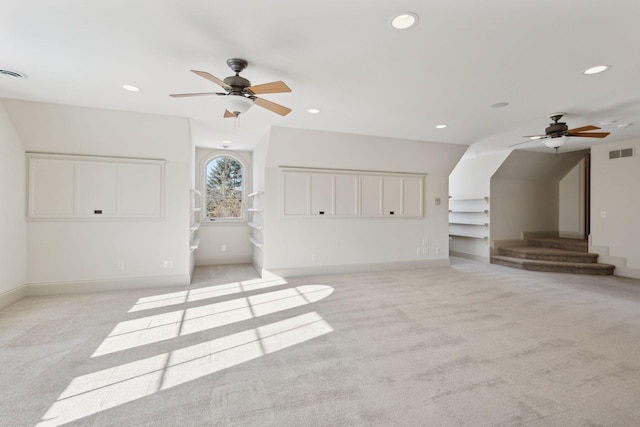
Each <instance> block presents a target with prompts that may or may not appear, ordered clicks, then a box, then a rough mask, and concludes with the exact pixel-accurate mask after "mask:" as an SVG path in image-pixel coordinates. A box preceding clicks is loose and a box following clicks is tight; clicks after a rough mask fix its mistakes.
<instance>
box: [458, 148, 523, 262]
mask: <svg viewBox="0 0 640 427" xmlns="http://www.w3.org/2000/svg"><path fill="white" fill-rule="evenodd" d="M510 153H511V151H508V150H507V151H498V152H495V153H488V154H483V155H479V156H475V157H468V158H467V157H465V158H463V159H461V160H460V161H459V162H458V164H457V165H456V167H455V168H454V169H453V171H452V172H451V175H449V195H450V196H451V197H452V198H463V197H473V198H476V197H489V206H488V208H489V216H488V217H486V218H485V219H487V220H488V222H489V223H491V214H492V208H491V197H490V194H491V176H492V175H493V174H494V173H495V171H496V170H497V169H498V167H500V165H501V164H502V163H503V162H504V160H505V159H506V158H507V156H509V154H510ZM482 215H484V214H482ZM490 226H491V225H489V227H490ZM476 227H478V226H468V227H466V228H468V229H473V228H476ZM482 227H484V226H482ZM485 232H486V231H485ZM449 245H450V247H449V249H450V252H451V254H452V255H462V256H470V257H472V258H476V259H481V260H487V261H488V259H489V246H490V245H489V240H488V239H475V238H468V237H452V239H451V241H450V243H449Z"/></svg>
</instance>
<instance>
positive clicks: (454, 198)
mask: <svg viewBox="0 0 640 427" xmlns="http://www.w3.org/2000/svg"><path fill="white" fill-rule="evenodd" d="M449 200H484V201H486V202H488V201H489V197H488V196H487V197H449Z"/></svg>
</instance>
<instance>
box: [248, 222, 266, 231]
mask: <svg viewBox="0 0 640 427" xmlns="http://www.w3.org/2000/svg"><path fill="white" fill-rule="evenodd" d="M247 225H248V226H249V227H251V228H253V229H254V230H262V229H263V228H264V227H263V226H261V225H258V224H255V223H253V222H250V223H248V224H247Z"/></svg>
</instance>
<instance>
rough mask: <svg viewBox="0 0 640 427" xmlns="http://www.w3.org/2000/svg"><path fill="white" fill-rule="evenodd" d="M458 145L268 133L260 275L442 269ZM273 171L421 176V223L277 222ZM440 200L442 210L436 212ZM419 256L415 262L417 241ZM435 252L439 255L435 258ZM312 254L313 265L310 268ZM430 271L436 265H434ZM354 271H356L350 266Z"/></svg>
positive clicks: (279, 219)
mask: <svg viewBox="0 0 640 427" xmlns="http://www.w3.org/2000/svg"><path fill="white" fill-rule="evenodd" d="M466 148H467V147H466V146H464V145H455V144H439V143H428V142H418V141H409V140H400V139H391V138H378V137H369V136H364V135H350V134H341V133H333V132H320V131H310V130H297V129H286V128H272V129H271V133H270V137H269V143H268V151H267V159H266V168H265V199H264V200H265V212H264V221H265V224H264V226H265V229H264V268H265V269H268V270H272V271H279V272H284V274H296V272H300V273H308V272H316V271H317V272H330V271H338V270H340V267H342V269H343V270H341V271H345V270H344V269H346V268H348V267H346V266H360V267H361V268H367V267H373V266H376V265H377V266H378V267H380V265H381V264H383V265H388V266H390V267H391V266H392V265H393V264H394V263H395V264H401V263H407V262H412V263H420V262H422V263H423V264H425V265H426V264H428V261H440V263H439V265H444V264H448V249H449V238H448V227H447V224H448V210H447V196H448V177H449V174H450V172H451V170H452V169H453V166H454V165H455V164H456V163H457V162H458V160H459V159H460V157H461V156H462V154H463V153H464V151H465V150H466ZM280 166H295V167H315V168H331V169H347V170H367V171H385V172H408V173H421V174H427V177H426V185H425V194H424V195H425V217H424V218H422V219H344V218H336V219H331V218H322V219H307V218H305V219H294V218H282V217H281V216H280V203H281V198H280V188H281V186H280V171H279V169H278V168H279V167H280ZM436 198H440V199H441V204H440V205H439V206H436V205H435V203H434V202H435V199H436ZM423 240H425V241H426V242H427V243H426V245H425V246H427V247H428V251H427V254H426V255H417V253H416V249H417V247H420V246H422V241H423ZM436 251H437V252H438V253H436ZM311 254H316V255H317V259H316V260H315V261H312V259H311ZM432 264H438V263H433V262H432ZM354 268H356V269H357V268H358V267H354Z"/></svg>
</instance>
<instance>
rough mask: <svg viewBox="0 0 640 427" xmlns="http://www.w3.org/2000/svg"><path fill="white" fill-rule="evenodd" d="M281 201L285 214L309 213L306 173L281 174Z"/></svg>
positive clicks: (308, 176)
mask: <svg viewBox="0 0 640 427" xmlns="http://www.w3.org/2000/svg"><path fill="white" fill-rule="evenodd" d="M283 175H284V176H283V187H284V188H283V191H282V196H283V202H284V214H285V215H309V179H310V175H309V174H307V173H298V172H291V173H289V172H287V173H284V174H283Z"/></svg>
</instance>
